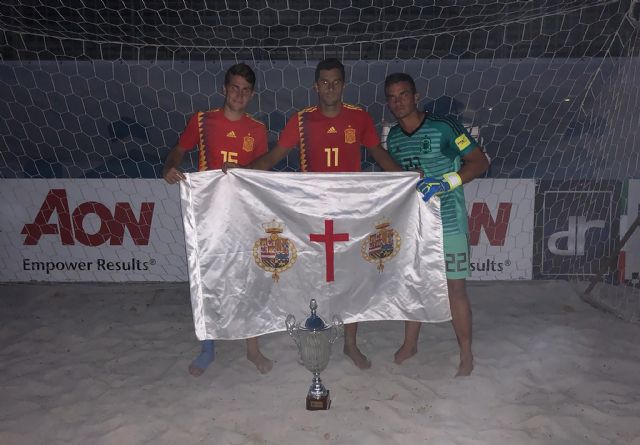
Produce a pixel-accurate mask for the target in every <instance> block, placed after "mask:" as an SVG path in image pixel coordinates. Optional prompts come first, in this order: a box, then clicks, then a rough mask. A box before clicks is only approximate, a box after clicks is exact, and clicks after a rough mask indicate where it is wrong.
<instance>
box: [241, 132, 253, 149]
mask: <svg viewBox="0 0 640 445" xmlns="http://www.w3.org/2000/svg"><path fill="white" fill-rule="evenodd" d="M255 141H256V140H255V139H254V138H253V137H252V136H251V135H247V136H245V137H244V138H243V139H242V149H243V150H244V151H248V152H251V151H253V144H254V143H255Z"/></svg>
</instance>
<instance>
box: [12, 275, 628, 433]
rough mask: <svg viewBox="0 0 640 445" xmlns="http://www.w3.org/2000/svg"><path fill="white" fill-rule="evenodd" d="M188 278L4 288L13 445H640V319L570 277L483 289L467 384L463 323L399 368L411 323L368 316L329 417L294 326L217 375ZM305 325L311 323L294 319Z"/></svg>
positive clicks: (235, 349)
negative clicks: (257, 360)
mask: <svg viewBox="0 0 640 445" xmlns="http://www.w3.org/2000/svg"><path fill="white" fill-rule="evenodd" d="M188 292H189V289H188V284H186V283H180V284H2V292H1V293H2V296H1V297H0V444H2V445H11V444H17V445H28V444H83V445H89V444H90V445H101V444H114V445H129V444H147V443H148V444H216V445H218V444H221V445H227V444H292V445H293V444H296V445H297V444H447V445H451V444H491V445H501V444H504V445H516V444H571V445H574V444H581V445H586V444H598V445H601V444H625V445H626V444H633V445H640V325H638V324H631V323H627V322H624V321H622V320H619V319H616V318H615V317H613V316H611V315H609V314H606V313H604V312H601V311H599V310H597V309H595V308H593V307H591V306H589V305H588V304H586V303H584V302H583V301H582V300H580V298H579V297H578V295H577V294H576V292H575V290H574V288H573V287H572V285H570V284H569V283H566V282H554V281H535V282H534V281H522V282H471V283H469V295H470V298H471V303H472V307H473V314H474V352H475V370H474V372H473V374H472V376H471V377H467V378H454V377H453V376H454V374H455V372H456V368H457V363H458V347H457V343H456V339H455V335H454V332H453V329H452V327H451V324H450V323H442V324H436V325H424V326H423V328H422V333H421V338H420V344H419V350H418V354H417V355H416V356H414V357H412V358H411V359H409V360H407V361H406V362H405V363H403V364H402V365H396V364H394V363H393V353H394V352H395V350H396V349H397V347H398V346H399V345H400V343H401V341H402V335H403V323H402V322H397V321H388V322H367V323H361V324H360V330H359V343H360V346H361V349H362V350H363V352H364V353H365V354H366V355H367V356H368V357H369V358H370V359H371V360H372V362H373V366H372V368H371V369H369V370H365V371H363V370H359V369H357V368H356V367H355V366H354V365H353V364H352V362H351V361H350V360H349V359H348V358H347V357H346V356H344V355H343V354H342V347H341V344H340V340H339V341H338V343H337V344H336V345H334V348H333V355H332V358H331V361H330V363H329V366H328V367H327V369H326V370H325V371H324V372H322V379H323V381H324V383H325V385H326V386H327V387H328V388H329V389H330V391H331V396H332V400H333V403H332V406H331V409H330V410H328V411H307V410H305V396H306V392H307V390H308V387H309V385H310V384H311V373H310V372H309V371H307V370H306V369H304V367H303V366H301V365H300V364H299V363H298V361H297V349H296V347H295V344H294V343H293V341H292V339H291V338H290V337H289V335H288V334H287V333H285V332H281V333H276V334H270V335H267V336H265V337H262V338H261V348H262V351H263V352H264V354H265V355H267V356H268V357H270V358H272V359H273V360H274V361H275V363H274V367H273V370H272V371H271V372H270V373H269V374H266V375H261V374H259V373H258V372H257V371H256V369H255V367H254V366H253V365H252V364H251V363H250V362H249V361H248V360H247V359H246V357H245V342H244V341H243V340H236V341H218V342H217V344H216V354H217V355H216V360H215V362H214V363H213V364H212V365H211V366H210V367H209V368H208V369H207V371H206V372H205V373H204V374H203V375H202V376H200V377H197V378H196V377H192V376H191V375H189V373H188V372H187V367H188V365H189V363H190V361H191V360H192V359H193V358H194V357H195V356H196V355H197V353H198V352H199V343H198V341H197V339H196V338H195V335H194V333H193V324H192V315H191V307H190V303H189V296H188ZM295 315H296V317H297V318H298V319H300V318H301V316H302V315H303V314H295Z"/></svg>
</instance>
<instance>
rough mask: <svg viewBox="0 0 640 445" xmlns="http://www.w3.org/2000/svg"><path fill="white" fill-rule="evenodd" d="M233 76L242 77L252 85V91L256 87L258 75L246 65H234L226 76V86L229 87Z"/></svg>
mask: <svg viewBox="0 0 640 445" xmlns="http://www.w3.org/2000/svg"><path fill="white" fill-rule="evenodd" d="M231 76H240V77H242V78H244V80H246V81H247V82H249V83H250V84H251V89H252V90H253V89H255V87H256V73H254V72H253V70H252V69H251V67H250V66H249V65H247V64H246V63H236V64H235V65H232V66H231V67H230V68H229V69H228V70H227V72H226V73H225V75H224V84H225V85H229V83H230V82H231Z"/></svg>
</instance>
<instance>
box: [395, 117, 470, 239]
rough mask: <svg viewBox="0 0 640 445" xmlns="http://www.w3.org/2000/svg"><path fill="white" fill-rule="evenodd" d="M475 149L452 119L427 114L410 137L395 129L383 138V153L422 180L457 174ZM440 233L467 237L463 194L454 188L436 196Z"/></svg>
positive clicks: (460, 125)
mask: <svg viewBox="0 0 640 445" xmlns="http://www.w3.org/2000/svg"><path fill="white" fill-rule="evenodd" d="M476 147H478V142H477V141H476V140H475V139H474V138H473V137H472V136H471V135H470V134H469V132H468V131H467V130H466V129H465V128H464V127H463V126H462V124H460V122H458V121H457V120H456V119H454V118H452V117H448V116H441V115H437V114H431V113H427V114H425V118H424V120H423V121H422V123H421V124H420V126H419V127H418V128H417V129H416V130H415V131H414V132H413V133H405V132H404V130H403V129H402V128H401V127H400V125H396V126H394V127H393V128H391V130H390V131H389V135H388V136H387V149H388V150H389V154H390V155H391V157H393V159H394V160H395V161H396V162H397V163H398V164H400V165H401V166H402V168H403V169H405V170H414V169H416V168H419V169H421V170H422V171H423V172H424V175H425V176H428V177H431V178H436V179H440V180H441V179H443V176H442V175H444V174H445V173H449V172H457V171H458V170H460V165H461V159H462V157H463V156H465V155H466V154H467V153H470V152H471V151H472V150H474V149H475V148H476ZM440 214H441V217H442V227H443V233H444V235H445V236H447V235H455V234H460V233H465V234H466V233H468V225H467V211H466V208H465V204H464V191H463V190H462V187H458V188H456V189H453V190H451V191H448V192H445V193H443V194H441V195H440Z"/></svg>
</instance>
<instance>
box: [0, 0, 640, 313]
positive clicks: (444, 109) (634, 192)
mask: <svg viewBox="0 0 640 445" xmlns="http://www.w3.org/2000/svg"><path fill="white" fill-rule="evenodd" d="M133 4H135V5H136V6H132V5H133ZM382 5H383V6H382ZM639 9H640V7H639V6H638V5H637V2H636V1H633V0H622V1H607V0H579V1H578V0H539V1H528V0H527V1H512V0H452V1H449V2H436V1H429V2H422V1H411V0H404V1H403V0H399V1H395V2H374V1H371V0H353V1H344V0H331V1H328V2H322V3H321V4H320V3H317V2H311V1H299V2H293V1H285V0H257V1H247V0H226V1H202V0H200V1H191V2H183V1H169V0H152V1H145V2H142V3H139V4H138V3H136V2H134V3H129V2H124V1H115V0H102V1H99V2H95V1H87V0H74V1H70V0H68V1H60V2H49V1H44V0H29V1H21V2H15V1H10V2H5V3H3V5H2V6H0V11H1V14H0V38H1V39H2V47H1V49H0V144H1V145H2V153H1V156H0V178H1V179H0V181H2V184H3V189H4V192H3V195H2V196H3V199H5V201H6V200H7V199H9V200H13V201H12V202H16V203H17V204H15V205H14V206H11V205H5V210H4V211H3V214H2V217H3V220H9V219H15V217H16V215H20V217H21V218H22V219H23V220H24V221H22V220H21V221H20V223H19V228H22V227H23V225H25V224H27V223H29V224H35V225H37V224H42V225H43V230H41V232H42V236H43V237H45V238H46V237H47V236H48V235H47V233H46V232H47V230H49V231H51V230H53V229H51V224H53V222H55V221H54V219H55V217H56V216H55V215H54V216H51V212H50V214H49V215H48V216H47V215H41V216H43V218H44V217H45V216H46V218H44V219H42V220H41V221H40V222H38V221H37V218H35V214H36V213H37V212H38V211H39V210H42V208H43V207H42V206H41V204H42V200H43V199H44V198H45V196H44V195H46V196H47V197H48V199H51V200H52V201H50V205H52V206H53V209H54V210H60V208H64V206H63V207H55V205H53V204H51V202H54V201H55V200H56V199H57V200H58V201H55V202H57V203H60V202H64V199H63V198H65V197H63V196H61V195H56V196H53V197H51V193H52V192H51V190H59V189H60V188H59V187H58V186H55V185H54V186H52V187H45V188H46V190H45V192H44V195H43V196H41V197H40V198H37V197H35V198H34V197H33V194H29V193H25V191H24V188H25V187H27V188H29V187H31V186H30V185H29V184H32V183H31V182H28V183H25V182H23V181H24V180H48V181H49V184H55V182H52V181H55V180H74V181H76V184H81V187H80V186H79V187H80V189H82V190H86V188H84V189H83V187H89V185H90V186H91V187H94V188H95V182H94V181H101V182H102V183H104V184H106V185H105V186H104V187H103V188H104V190H102V191H101V192H95V194H96V195H97V196H100V193H106V194H109V195H110V196H111V197H112V200H113V201H114V203H121V201H126V197H127V196H129V195H136V194H140V193H141V190H142V189H144V187H142V186H140V182H139V181H133V182H132V180H134V179H136V180H137V179H141V180H142V179H144V180H148V181H151V182H153V181H152V180H154V179H157V178H159V177H160V172H161V169H162V163H163V160H164V158H165V156H166V155H167V153H168V151H169V149H170V148H171V147H172V146H174V145H175V143H176V142H177V139H178V135H179V134H180V132H181V131H182V130H183V128H184V126H185V123H186V120H187V119H188V117H189V116H190V115H191V114H192V113H193V112H195V111H198V110H207V109H211V108H215V107H218V106H220V105H221V103H222V100H223V97H222V83H223V74H224V72H225V70H226V69H227V68H228V67H229V66H230V65H231V64H233V63H236V62H240V61H243V62H247V63H249V64H250V65H252V66H253V67H254V68H255V70H256V73H257V75H258V83H257V94H256V97H255V98H254V100H253V101H252V104H251V106H250V108H249V112H251V113H252V114H254V116H255V117H256V118H257V119H259V120H262V121H263V122H265V124H266V125H267V128H268V130H269V138H270V142H271V143H273V142H275V140H276V139H277V135H278V133H279V131H280V130H281V129H282V128H283V127H284V124H285V122H286V119H287V118H288V117H289V116H290V115H291V114H292V113H293V112H294V111H296V110H298V109H300V108H304V107H307V106H309V105H310V104H315V103H316V97H315V93H314V92H313V90H312V88H311V87H312V85H313V75H314V68H315V65H316V63H317V62H318V61H319V60H321V59H323V58H326V57H337V58H339V59H341V60H343V62H344V63H345V65H346V67H347V79H346V80H347V86H346V90H345V94H344V100H345V102H350V103H355V104H358V105H360V106H362V107H364V108H365V109H366V110H367V111H368V112H369V113H370V114H371V115H372V116H373V117H374V120H376V121H377V122H378V124H379V130H380V131H381V132H382V131H383V128H384V127H385V125H387V126H388V123H390V122H393V118H392V116H391V115H390V113H389V111H388V110H387V108H386V106H385V95H384V90H383V82H384V78H385V76H386V75H387V74H390V73H393V72H398V71H404V72H407V73H409V74H411V75H412V76H413V77H414V78H415V79H416V83H417V86H418V89H419V93H420V94H421V96H422V98H423V99H422V100H421V102H420V107H421V108H423V109H425V110H427V111H430V112H435V113H443V114H450V115H454V116H455V117H457V118H458V119H459V120H460V121H462V122H463V123H464V125H466V126H467V127H469V129H470V130H471V131H472V133H473V134H474V135H476V136H477V137H478V139H479V140H480V141H481V143H482V145H483V147H484V149H485V151H486V153H487V155H488V156H489V157H490V158H491V167H490V170H489V172H488V173H487V175H486V178H483V179H481V180H478V181H474V182H472V183H470V184H469V185H468V186H466V188H465V193H466V195H467V201H468V203H467V204H468V211H469V225H470V236H471V245H472V250H473V255H474V260H473V262H472V278H477V279H496V278H497V279H570V280H578V281H579V282H581V283H585V285H584V287H585V288H586V283H588V282H589V280H591V279H594V280H596V282H597V283H598V284H597V286H595V288H593V290H591V291H590V292H589V294H588V297H587V298H588V299H589V300H590V301H592V302H595V303H597V304H599V305H600V306H601V307H612V308H614V309H615V311H617V312H618V313H620V314H622V316H624V317H626V318H628V319H632V318H634V317H636V318H637V317H638V313H639V311H640V298H638V289H639V287H640V284H639V282H640V279H639V277H638V274H639V273H640V258H639V253H638V252H640V230H638V231H636V233H635V234H633V235H632V236H630V238H629V239H628V241H627V242H626V244H625V246H624V247H622V248H620V244H621V243H620V241H621V239H622V237H623V235H624V233H625V232H626V230H627V229H628V228H629V227H630V226H631V224H632V222H633V220H634V219H635V217H636V216H637V215H638V203H639V196H640V159H639V157H640V149H639V148H640V141H639V138H638V131H637V129H638V128H640V121H639V117H638V116H639V114H640V113H638V110H639V109H640V94H639V88H638V79H640V61H639V59H638V51H639V46H638V14H640V11H639ZM364 159H365V161H364V163H363V169H364V170H376V169H377V167H376V165H375V164H374V163H373V162H372V161H371V160H369V159H368V158H367V157H366V155H365V158H364ZM195 161H196V158H195V156H193V157H191V158H190V159H189V160H188V162H187V165H186V170H187V171H194V170H195V169H196V168H195V167H196V162H195ZM276 169H277V170H281V171H296V170H297V169H298V161H297V153H295V152H293V153H292V154H291V156H289V157H288V158H287V159H286V160H285V161H283V162H281V163H280V164H279V165H278V166H277V167H276ZM114 179H118V180H119V181H113V180H114ZM78 181H80V182H78ZM82 181H85V182H82ZM156 182H157V181H156ZM25 184H26V185H25ZM87 184H89V185H87ZM145 187H146V186H145ZM82 190H80V191H78V193H79V194H80V195H83V193H84V194H85V195H86V199H85V200H86V201H90V202H95V201H96V200H98V198H94V195H91V193H89V192H86V191H85V192H82ZM144 190H146V189H144ZM55 193H57V192H55ZM55 193H54V195H55ZM69 193H70V192H69ZM24 199H28V200H31V201H33V202H31V205H32V207H34V208H35V210H32V211H31V212H30V213H28V214H22V213H21V211H20V210H19V207H20V206H19V203H20V202H23V201H24ZM65 199H70V198H69V196H66V198H65ZM142 201H144V199H142ZM60 205H62V204H60ZM70 205H71V208H69V212H71V213H73V212H74V208H73V207H74V205H73V204H70ZM131 205H132V207H131V208H130V210H131V214H132V215H133V216H134V217H135V219H136V222H137V223H138V226H136V227H137V229H138V231H139V232H140V236H142V237H144V229H145V227H144V224H142V223H140V221H141V218H142V216H143V214H142V213H143V209H142V207H141V206H142V204H141V203H134V204H131ZM116 207H117V206H116ZM80 208H81V206H78V207H77V209H75V210H78V209H80ZM123 208H124V210H122V209H123ZM84 209H85V210H86V211H87V213H91V212H92V211H93V213H95V214H98V216H100V217H101V218H102V219H101V221H102V222H100V221H99V222H98V223H96V224H98V226H96V227H94V228H93V229H92V228H91V227H90V226H91V223H92V221H91V218H89V217H87V218H85V220H84V224H86V225H88V226H86V227H80V228H77V227H76V228H75V229H70V230H72V231H73V230H76V229H78V230H76V232H77V231H80V232H82V233H83V234H84V235H86V239H85V241H87V242H90V241H91V240H94V244H95V243H98V242H106V241H108V240H109V239H110V240H111V241H112V242H113V239H114V238H113V237H112V238H109V237H107V238H105V237H103V238H99V237H98V239H97V241H95V239H96V238H95V237H94V238H91V237H92V236H93V235H97V234H99V233H98V232H100V229H99V227H100V224H101V223H104V224H106V223H105V219H108V218H109V217H113V218H115V219H116V226H118V224H119V226H118V227H120V228H121V229H122V228H123V227H124V229H122V230H124V233H125V234H127V233H130V232H131V229H132V227H133V226H135V224H134V225H132V224H129V223H127V222H126V221H125V220H123V219H122V217H123V215H125V216H126V215H129V213H127V212H126V211H125V210H126V206H125V207H122V206H120V209H121V211H120V217H121V218H120V220H118V219H117V217H116V213H115V212H114V210H113V209H110V210H109V211H108V212H105V211H102V210H104V209H102V208H100V209H101V211H102V214H100V212H98V211H97V210H95V209H93V210H91V209H88V210H87V208H84ZM123 212H124V213H123ZM52 213H54V214H55V212H54V211H52ZM58 213H59V212H58ZM156 215H157V212H156ZM58 216H59V215H58ZM94 216H95V215H94ZM154 221H155V222H154V224H160V225H161V227H160V228H159V230H161V231H163V233H164V236H167V237H173V238H174V239H175V242H176V243H178V242H180V240H179V238H180V236H181V235H179V234H177V233H176V232H178V231H179V230H177V227H176V226H175V221H174V220H173V219H171V218H168V219H167V220H162V219H159V218H156V219H155V220H154ZM57 224H58V226H57V227H58V229H59V230H58V229H56V230H58V231H61V230H62V229H64V227H63V224H62V222H60V221H58V222H57ZM47 225H48V226H47ZM162 225H164V227H162ZM45 226H46V227H45ZM30 227H33V226H30ZM47 227H48V228H47ZM74 227H75V226H74ZM136 227H133V228H134V229H135V228H136ZM141 227H142V228H141ZM3 231H5V234H4V235H7V231H6V230H5V229H3ZM134 231H135V230H134ZM56 233H57V235H56V236H55V238H56V240H57V241H56V242H58V244H60V239H61V238H62V237H61V235H60V233H58V232H56ZM82 233H81V234H82ZM4 235H3V236H4ZM59 235H60V236H59ZM76 235H77V233H76ZM7 236H9V235H7ZM14 238H15V239H8V238H4V239H3V240H2V245H1V246H0V249H3V250H4V252H2V251H0V253H3V255H1V256H2V257H4V258H3V259H2V260H0V261H2V262H1V263H0V266H2V267H4V268H5V270H13V269H11V268H12V267H14V266H15V264H14V262H15V261H16V260H15V258H12V256H15V251H16V249H22V248H24V243H25V235H24V233H22V235H15V236H14ZM71 241H75V242H76V244H78V240H77V237H76V239H72V240H71ZM63 244H64V243H63ZM80 244H82V243H80ZM134 244H135V243H134ZM142 244H143V243H142ZM136 245H137V244H136ZM65 246H66V245H65ZM85 246H86V244H85ZM32 248H34V249H35V247H32ZM65 248H66V247H65ZM30 252H34V251H33V250H32V251H30ZM42 252H44V250H43V251H42ZM42 252H41V253H42ZM80 253H81V254H86V251H85V252H84V253H82V252H80ZM76 254H77V252H73V251H69V255H76ZM166 254H167V253H166V252H162V251H159V252H156V256H157V257H160V256H162V255H166ZM149 255H151V254H149ZM31 256H33V255H31ZM30 258H31V257H30ZM20 261H22V262H21V263H20V267H22V269H20V267H17V266H16V267H17V269H20V270H17V269H16V271H14V272H5V275H3V276H2V278H1V279H2V280H5V281H12V280H23V279H24V277H25V276H24V275H21V274H20V271H22V272H24V271H25V270H24V268H25V267H26V266H25V263H24V258H21V259H20ZM172 261H173V262H174V263H175V262H176V261H177V262H179V261H181V260H180V259H178V258H177V257H176V258H174V259H173V260H172ZM132 264H133V263H132ZM610 264H611V265H612V266H611V267H610V266H609V265H610ZM55 267H57V266H55ZM65 267H66V266H65ZM114 267H115V266H114ZM132 267H133V266H132ZM111 272H114V273H115V272H116V271H111ZM180 274H181V271H180V267H178V268H177V269H176V268H172V266H171V265H169V264H167V265H165V266H163V267H162V268H160V269H159V270H157V272H156V273H155V274H153V275H152V276H151V277H150V278H149V277H147V279H159V280H162V279H166V277H172V278H175V279H180ZM51 275H52V274H49V273H47V274H46V275H42V274H40V275H38V274H36V273H35V272H34V274H33V275H27V278H28V279H36V280H38V279H42V280H46V279H50V278H51ZM77 276H78V274H77V273H76V272H75V271H73V272H70V271H68V270H67V271H65V272H60V275H57V279H61V280H73V279H75V277H77ZM103 278H104V277H103ZM125 278H129V279H136V278H135V277H134V276H133V275H131V274H130V275H127V276H125ZM183 278H184V279H186V276H184V277H183ZM95 279H97V280H100V278H95Z"/></svg>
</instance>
